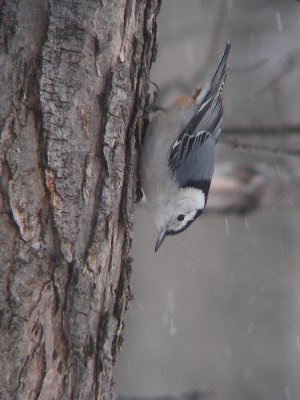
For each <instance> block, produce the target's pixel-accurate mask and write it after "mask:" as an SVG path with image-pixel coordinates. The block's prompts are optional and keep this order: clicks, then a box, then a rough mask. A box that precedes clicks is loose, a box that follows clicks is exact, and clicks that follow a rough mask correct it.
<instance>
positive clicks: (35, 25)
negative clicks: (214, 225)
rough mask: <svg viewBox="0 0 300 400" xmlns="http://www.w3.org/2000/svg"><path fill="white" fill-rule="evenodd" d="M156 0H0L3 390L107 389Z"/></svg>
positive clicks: (32, 393) (14, 393)
mask: <svg viewBox="0 0 300 400" xmlns="http://www.w3.org/2000/svg"><path fill="white" fill-rule="evenodd" d="M159 3H160V0H154V1H153V0H119V1H116V0H98V1H96V0H85V1H84V0H81V1H71V0H59V1H58V0H49V1H48V2H47V1H42V0H7V1H5V0H4V1H3V0H0V84H1V88H0V90H1V92H0V132H1V138H0V161H1V182H0V210H1V214H0V243H1V247H0V268H1V271H0V324H1V325H0V330H1V331H0V354H1V368H0V399H22V400H24V399H42V400H47V399H84V400H86V399H108V398H110V396H111V387H112V367H113V363H114V361H115V357H116V352H117V350H118V348H119V346H120V344H121V342H122V335H123V325H124V312H125V310H126V307H127V302H128V299H129V297H130V285H129V278H130V269H131V259H130V256H129V251H130V247H131V240H132V239H131V237H132V221H133V200H134V192H135V179H136V174H135V170H136V153H137V151H136V148H137V147H138V146H137V145H136V137H138V136H139V134H140V130H141V126H142V118H143V108H144V106H145V97H146V95H145V94H146V93H147V90H148V80H149V69H150V65H151V61H152V59H153V56H154V55H155V50H156V15H157V12H158V9H159Z"/></svg>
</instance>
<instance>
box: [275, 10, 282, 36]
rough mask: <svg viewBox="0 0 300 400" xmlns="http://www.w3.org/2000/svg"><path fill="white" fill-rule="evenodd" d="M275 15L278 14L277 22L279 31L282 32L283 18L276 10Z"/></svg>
mask: <svg viewBox="0 0 300 400" xmlns="http://www.w3.org/2000/svg"><path fill="white" fill-rule="evenodd" d="M275 16H276V24H277V29H278V32H282V20H281V14H280V12H279V11H276V13H275Z"/></svg>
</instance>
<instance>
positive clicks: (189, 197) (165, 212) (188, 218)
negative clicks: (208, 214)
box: [154, 188, 205, 235]
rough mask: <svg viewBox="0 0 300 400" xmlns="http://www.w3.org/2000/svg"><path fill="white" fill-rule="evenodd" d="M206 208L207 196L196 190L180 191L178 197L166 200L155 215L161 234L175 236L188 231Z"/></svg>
mask: <svg viewBox="0 0 300 400" xmlns="http://www.w3.org/2000/svg"><path fill="white" fill-rule="evenodd" d="M204 207H205V195H204V193H203V192H202V190H199V189H195V188H185V189H179V191H178V193H177V195H176V196H174V197H173V198H170V199H165V201H164V202H163V204H162V205H161V207H159V208H158V209H157V212H156V215H154V218H155V222H156V226H157V229H158V231H159V232H162V231H164V232H165V233H166V234H168V235H175V234H177V233H179V232H182V231H183V230H184V229H186V228H187V227H188V226H189V225H190V224H191V223H192V222H193V221H194V219H195V217H197V216H198V215H199V214H200V213H201V211H202V210H203V209H204Z"/></svg>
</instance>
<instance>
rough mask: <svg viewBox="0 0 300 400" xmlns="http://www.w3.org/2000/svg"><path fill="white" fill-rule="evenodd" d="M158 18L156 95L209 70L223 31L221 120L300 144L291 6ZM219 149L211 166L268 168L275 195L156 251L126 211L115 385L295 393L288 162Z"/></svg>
mask: <svg viewBox="0 0 300 400" xmlns="http://www.w3.org/2000/svg"><path fill="white" fill-rule="evenodd" d="M158 24H159V37H158V42H159V49H158V58H157V61H156V63H155V64H154V65H153V70H152V80H153V81H155V82H156V83H157V84H158V85H159V86H160V87H161V94H162V98H161V101H166V100H167V99H169V98H172V97H174V96H175V95H177V94H182V93H186V92H189V91H191V90H192V89H193V87H194V86H195V85H196V84H198V83H201V82H203V81H205V80H206V79H208V78H209V76H210V75H211V73H212V72H213V70H214V68H215V66H216V64H217V62H218V59H219V57H220V55H221V53H222V51H223V49H224V46H225V43H226V41H227V40H229V41H230V42H231V43H232V52H231V55H230V73H229V77H228V80H227V81H226V86H225V89H224V107H225V114H224V128H227V129H230V128H232V127H233V128H236V127H237V128H241V133H240V134H238V136H237V137H239V138H240V140H243V141H245V142H251V143H257V144H264V145H273V146H279V147H282V148H297V147H298V148H300V140H299V135H297V133H295V134H293V135H292V134H289V129H290V128H291V127H295V126H299V125H300V4H299V3H297V2H295V1H292V0H289V1H288V0H286V1H282V0H280V1H279V0H268V1H267V0H252V1H251V0H228V1H225V0H224V1H222V0H201V1H199V0H186V1H182V0H163V4H162V10H161V14H160V16H159V21H158ZM259 127H260V128H261V127H277V128H281V131H280V133H277V134H276V135H275V134H274V135H273V134H262V133H261V134H256V133H257V132H256V131H257V128H259ZM242 128H249V129H250V131H251V130H253V132H252V133H251V134H245V133H242V131H243V129H242ZM218 147H219V149H218V150H219V151H218V162H220V163H221V162H231V161H234V160H235V161H242V162H243V163H245V162H247V163H250V164H252V163H259V165H261V166H264V167H266V168H267V170H268V171H271V172H272V174H271V175H272V180H271V181H272V184H277V186H276V190H275V191H272V192H271V195H270V196H269V200H268V202H267V205H264V206H262V207H259V208H258V209H257V210H255V211H254V212H252V213H251V214H247V215H246V216H239V215H236V214H233V213H226V214H221V215H220V214H216V213H206V214H205V215H203V216H202V217H201V218H199V219H198V220H197V222H195V223H194V224H192V225H191V227H190V228H189V229H188V230H187V231H186V232H184V233H182V234H181V235H179V236H176V237H172V238H168V239H166V241H165V242H164V244H163V245H162V247H161V249H160V250H159V252H158V253H157V254H155V253H154V245H155V241H156V230H155V227H154V223H153V221H152V219H151V217H150V215H149V214H148V212H147V210H146V209H144V208H143V207H139V206H138V207H137V209H136V226H135V241H134V249H133V256H134V259H135V261H134V266H133V274H132V286H133V292H134V300H133V301H132V302H131V303H130V308H129V310H128V314H127V326H126V329H125V342H124V346H123V352H122V354H119V355H118V362H117V366H116V369H115V381H116V390H117V392H118V393H120V394H125V395H134V396H148V397H149V396H159V395H165V394H169V393H173V394H174V393H182V392H185V391H190V390H194V389H212V390H214V392H215V396H216V398H217V399H225V400H241V399H243V400H244V399H272V400H277V399H278V400H282V399H286V400H299V399H300V312H299V306H300V248H299V243H300V213H299V198H300V196H299V177H300V160H299V159H298V160H297V159H292V158H272V157H269V156H268V157H267V156H265V155H264V156H263V155H257V154H245V153H241V152H239V151H232V150H228V149H226V148H225V147H224V146H222V145H219V146H218ZM271 181H270V182H271ZM270 182H268V180H267V182H266V185H268V184H270V185H271V183H270ZM276 182H277V183H276Z"/></svg>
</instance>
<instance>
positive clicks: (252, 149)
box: [220, 137, 300, 158]
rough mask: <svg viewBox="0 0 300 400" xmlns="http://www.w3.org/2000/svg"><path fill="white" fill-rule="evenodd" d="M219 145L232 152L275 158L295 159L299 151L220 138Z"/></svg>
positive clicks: (298, 155)
mask: <svg viewBox="0 0 300 400" xmlns="http://www.w3.org/2000/svg"><path fill="white" fill-rule="evenodd" d="M220 143H221V144H223V145H224V146H227V147H229V148H230V149H232V150H236V149H237V150H241V151H245V152H247V153H256V154H265V155H269V156H275V157H296V158H300V149H296V150H290V149H279V148H276V147H269V146H263V145H259V144H250V143H242V142H240V141H239V140H237V139H228V138H224V137H221V138H220Z"/></svg>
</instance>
